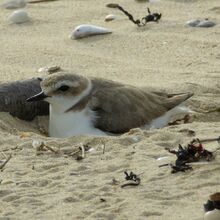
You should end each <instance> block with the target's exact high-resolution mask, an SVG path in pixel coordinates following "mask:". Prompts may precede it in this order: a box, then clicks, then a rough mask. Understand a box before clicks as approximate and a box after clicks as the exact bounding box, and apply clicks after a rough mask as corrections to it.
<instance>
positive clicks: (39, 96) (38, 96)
mask: <svg viewBox="0 0 220 220" xmlns="http://www.w3.org/2000/svg"><path fill="white" fill-rule="evenodd" d="M47 97H48V96H47V95H45V94H44V92H43V91H41V92H40V93H38V94H36V95H34V96H32V97H30V98H28V99H27V100H26V101H27V102H35V101H42V100H44V99H45V98H47Z"/></svg>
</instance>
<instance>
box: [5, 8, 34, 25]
mask: <svg viewBox="0 0 220 220" xmlns="http://www.w3.org/2000/svg"><path fill="white" fill-rule="evenodd" d="M8 19H9V21H11V22H13V23H16V24H21V23H24V22H27V21H30V18H29V17H28V14H27V12H26V11H25V10H23V9H20V10H17V11H14V12H13V13H12V14H11V15H10V16H9V18H8Z"/></svg>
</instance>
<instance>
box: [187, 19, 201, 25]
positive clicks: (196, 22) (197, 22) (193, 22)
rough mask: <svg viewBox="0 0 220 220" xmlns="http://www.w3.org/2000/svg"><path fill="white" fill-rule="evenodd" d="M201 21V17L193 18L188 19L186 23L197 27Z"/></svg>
mask: <svg viewBox="0 0 220 220" xmlns="http://www.w3.org/2000/svg"><path fill="white" fill-rule="evenodd" d="M199 23H200V20H199V19H193V20H190V21H187V22H186V24H187V25H189V26H191V27H196V26H197V25H198V24H199Z"/></svg>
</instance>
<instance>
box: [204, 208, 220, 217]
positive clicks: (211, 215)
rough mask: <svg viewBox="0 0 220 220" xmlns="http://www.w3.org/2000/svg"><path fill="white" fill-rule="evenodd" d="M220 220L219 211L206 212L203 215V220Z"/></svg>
mask: <svg viewBox="0 0 220 220" xmlns="http://www.w3.org/2000/svg"><path fill="white" fill-rule="evenodd" d="M219 219H220V210H219V209H214V210H212V211H209V212H206V213H205V215H204V220H219Z"/></svg>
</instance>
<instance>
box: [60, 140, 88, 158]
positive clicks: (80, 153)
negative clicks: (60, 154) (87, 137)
mask: <svg viewBox="0 0 220 220" xmlns="http://www.w3.org/2000/svg"><path fill="white" fill-rule="evenodd" d="M76 147H77V149H75V148H74V151H72V150H71V151H69V150H68V151H66V152H64V154H65V155H67V156H71V157H72V156H75V158H76V160H82V159H84V158H85V152H87V151H89V150H90V149H91V147H90V146H89V145H88V144H79V145H78V146H76Z"/></svg>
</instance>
